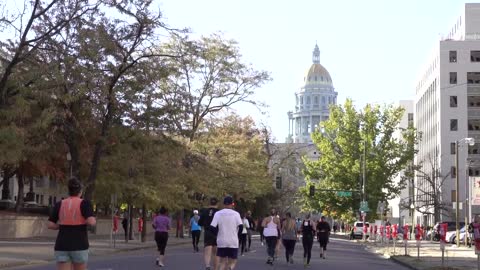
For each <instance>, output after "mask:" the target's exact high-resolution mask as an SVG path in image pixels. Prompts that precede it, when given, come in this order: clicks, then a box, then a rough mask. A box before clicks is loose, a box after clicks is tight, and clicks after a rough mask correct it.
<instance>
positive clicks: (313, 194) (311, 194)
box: [308, 185, 315, 197]
mask: <svg viewBox="0 0 480 270" xmlns="http://www.w3.org/2000/svg"><path fill="white" fill-rule="evenodd" d="M308 194H309V195H310V197H313V196H315V186H314V185H310V192H309V193H308Z"/></svg>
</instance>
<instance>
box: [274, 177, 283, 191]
mask: <svg viewBox="0 0 480 270" xmlns="http://www.w3.org/2000/svg"><path fill="white" fill-rule="evenodd" d="M275 187H276V188H277V189H282V177H281V176H277V178H276V179H275Z"/></svg>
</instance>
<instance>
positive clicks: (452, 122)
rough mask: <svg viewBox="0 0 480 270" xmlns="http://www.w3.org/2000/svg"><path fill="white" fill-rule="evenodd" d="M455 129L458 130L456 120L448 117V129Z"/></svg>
mask: <svg viewBox="0 0 480 270" xmlns="http://www.w3.org/2000/svg"><path fill="white" fill-rule="evenodd" d="M457 130H458V120H457V119H450V131H457Z"/></svg>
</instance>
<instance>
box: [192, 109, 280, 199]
mask: <svg viewBox="0 0 480 270" xmlns="http://www.w3.org/2000/svg"><path fill="white" fill-rule="evenodd" d="M191 148H192V152H193V153H195V154H196V155H199V156H200V157H204V159H205V160H206V161H207V162H208V166H204V167H203V168H204V169H206V171H204V172H202V173H198V174H197V177H200V178H202V179H201V181H197V182H196V183H197V185H192V188H193V189H195V191H197V192H200V193H204V194H208V195H215V196H223V195H226V194H230V195H233V196H234V197H235V198H236V199H240V198H242V199H243V200H245V201H246V202H248V201H251V202H252V201H254V200H255V198H256V197H258V196H260V195H262V194H265V193H267V192H268V191H269V190H271V187H272V182H271V178H270V177H269V175H268V170H267V163H266V162H267V155H266V153H265V151H264V146H263V138H262V133H261V132H260V131H259V129H258V128H257V127H256V126H255V123H254V122H253V120H252V119H251V118H249V117H246V118H242V117H240V116H238V115H235V114H231V115H229V116H227V117H225V118H223V119H212V120H211V121H209V122H208V123H207V125H206V127H205V131H203V132H201V133H200V134H199V135H198V137H197V140H196V141H194V142H192V144H191Z"/></svg>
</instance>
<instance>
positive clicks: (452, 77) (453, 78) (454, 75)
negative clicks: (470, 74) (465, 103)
mask: <svg viewBox="0 0 480 270" xmlns="http://www.w3.org/2000/svg"><path fill="white" fill-rule="evenodd" d="M450 84H457V73H456V72H450Z"/></svg>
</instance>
